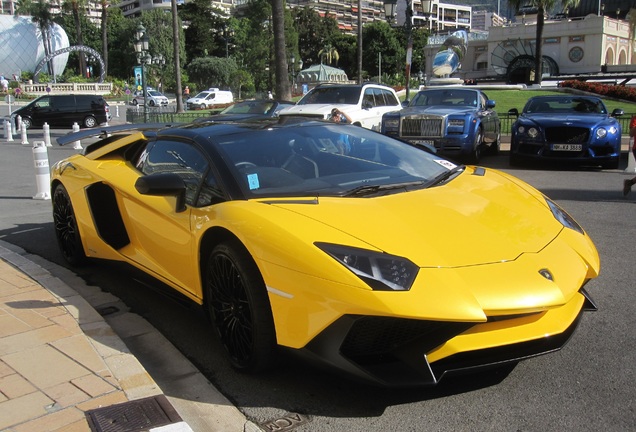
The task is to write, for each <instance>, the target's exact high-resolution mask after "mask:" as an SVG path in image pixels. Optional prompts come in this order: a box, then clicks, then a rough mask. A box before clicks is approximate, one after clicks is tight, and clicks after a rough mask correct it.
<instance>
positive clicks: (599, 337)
mask: <svg viewBox="0 0 636 432" xmlns="http://www.w3.org/2000/svg"><path fill="white" fill-rule="evenodd" d="M60 133H64V132H60ZM72 152H73V150H72V149H71V148H61V147H52V148H51V149H50V150H49V158H50V159H51V161H53V160H57V159H60V158H62V157H64V156H66V155H68V154H71V153H72ZM624 164H625V161H623V166H622V167H621V168H623V167H624ZM483 165H484V166H487V167H493V168H497V169H502V170H505V171H507V172H511V173H513V174H514V175H517V176H519V177H520V178H522V179H524V180H526V181H528V182H529V183H530V184H532V185H534V186H536V187H537V188H539V189H540V190H541V191H543V192H544V193H546V194H547V195H548V196H550V197H552V198H554V199H555V200H556V201H558V202H559V203H560V204H561V205H562V206H563V207H564V208H565V209H566V210H568V211H569V212H570V213H571V214H572V215H573V216H574V217H575V218H576V219H577V220H578V221H579V222H580V223H581V224H582V225H583V226H584V227H585V228H586V230H587V231H588V232H589V234H590V235H591V237H592V238H593V239H594V241H595V243H596V245H597V247H598V249H599V252H600V255H601V262H602V269H601V276H600V277H599V278H597V279H596V280H594V281H592V282H590V283H589V284H588V286H587V289H588V291H589V292H590V293H591V295H592V296H593V298H594V300H595V301H596V302H597V304H598V306H599V311H598V312H595V313H588V314H586V315H585V316H584V317H583V319H582V321H581V324H580V326H579V328H578V330H577V332H575V334H574V336H573V338H572V339H571V341H570V342H569V344H568V345H566V347H565V348H564V349H563V350H561V351H560V352H557V353H553V354H550V355H546V356H542V357H539V358H536V359H531V360H528V361H525V362H522V363H520V364H518V365H517V366H516V367H514V368H509V369H507V370H503V371H499V372H497V373H491V374H485V375H479V376H468V377H462V378H459V379H454V380H448V381H447V382H442V385H440V386H438V387H437V388H434V389H416V390H408V391H395V390H390V391H386V390H380V389H375V388H370V387H367V386H364V385H360V384H356V383H352V382H350V381H348V380H346V379H342V378H341V377H338V376H335V375H333V374H332V373H331V372H328V371H322V370H318V369H313V368H312V367H310V366H308V365H306V364H304V363H301V362H298V361H296V359H294V358H293V357H291V356H285V357H283V359H282V361H281V367H280V368H279V369H277V370H276V371H274V372H272V373H269V374H266V375H261V376H245V375H240V374H236V373H234V372H233V371H232V370H231V369H230V368H228V367H227V365H226V363H225V362H224V360H223V358H222V357H221V356H220V355H219V351H218V346H217V345H215V344H214V342H212V340H213V338H212V337H211V332H210V329H209V327H208V326H207V323H206V322H205V320H204V319H202V317H201V316H200V315H197V314H193V313H192V310H191V309H189V308H188V307H187V306H186V305H183V304H181V303H178V302H175V301H174V300H172V299H171V298H169V297H167V296H163V295H157V293H163V291H162V290H161V289H160V288H158V287H157V286H156V285H152V284H151V285H148V284H145V283H143V282H142V281H141V279H138V278H137V275H136V274H135V273H134V272H129V271H128V270H126V269H121V268H120V267H118V266H113V265H109V264H104V265H95V266H93V267H92V268H89V269H88V270H84V271H83V272H82V273H80V275H81V276H82V277H83V278H85V279H87V280H88V281H89V282H90V283H93V284H98V285H99V286H101V287H102V288H103V289H104V290H107V291H114V292H115V291H116V290H117V289H120V290H121V291H122V292H121V294H122V296H123V295H126V296H128V297H126V298H125V299H124V302H125V303H126V304H127V305H128V306H129V307H131V308H132V309H133V310H135V311H137V312H138V313H140V314H141V315H143V316H144V317H145V318H146V319H148V320H149V321H150V322H152V323H153V325H155V326H156V327H157V328H159V329H160V330H161V331H162V333H164V334H165V335H166V336H167V337H168V338H169V339H170V340H171V341H172V342H173V344H175V345H176V346H177V347H178V348H179V349H180V350H182V351H183V352H186V353H187V354H188V356H189V358H190V360H191V361H193V362H194V363H195V364H196V365H197V366H198V367H199V369H200V370H201V371H202V372H204V373H205V374H206V375H207V376H208V378H209V379H210V380H211V381H212V382H214V383H215V385H216V386H217V387H218V388H219V389H220V390H221V391H222V392H223V394H225V395H226V396H227V397H228V398H229V399H230V400H232V402H233V403H235V404H236V405H237V406H238V407H239V408H240V410H241V411H242V412H243V413H244V414H246V415H247V417H248V418H249V419H251V420H252V421H254V422H255V423H259V424H262V425H263V429H264V430H276V429H275V428H274V426H273V425H277V426H278V427H279V428H280V427H281V426H282V425H285V424H289V423H294V422H295V421H299V422H301V423H302V422H304V424H300V423H297V426H296V427H294V428H293V430H294V431H311V432H326V431H343V430H348V431H350V432H355V431H375V430H399V431H424V430H427V431H428V430H435V431H459V430H471V431H575V430H576V431H597V430H606V431H628V430H636V389H635V386H634V383H635V382H636V380H635V376H634V375H635V372H634V367H633V365H634V364H635V363H636V333H635V332H634V330H633V329H634V327H635V324H636V320H635V319H634V317H635V316H636V311H635V306H634V305H635V304H636V294H635V290H634V284H635V281H636V266H635V265H634V258H635V256H636V245H635V242H636V205H635V204H636V191H635V192H634V194H633V195H632V196H631V197H629V198H628V199H623V197H622V196H621V193H620V190H621V185H622V180H623V179H624V178H626V176H625V175H624V174H623V172H622V170H613V171H609V170H608V171H594V170H590V171H587V170H558V169H537V168H527V169H512V168H510V167H509V165H508V163H507V154H506V152H503V153H502V154H501V155H500V156H497V157H490V158H488V157H487V158H484V160H483ZM34 176H35V174H34V171H33V160H32V150H31V148H30V146H22V145H20V144H19V143H12V144H8V143H5V142H4V141H3V140H2V139H1V138H0V181H1V183H0V184H2V191H3V192H2V193H1V194H0V239H2V240H4V241H8V242H10V243H14V244H17V245H19V246H22V247H24V248H25V249H27V250H29V251H31V252H33V253H36V254H38V255H41V256H44V257H46V258H47V259H49V260H51V261H54V262H59V263H60V264H61V263H62V261H61V259H60V258H59V254H58V253H57V249H56V246H55V240H54V237H53V232H52V226H51V215H50V213H51V208H50V201H39V200H34V199H32V197H33V195H34V194H35V193H36V188H35V186H34ZM470 246H471V247H479V245H470ZM124 291H128V292H127V293H126V292H124ZM131 291H132V292H131ZM122 298H124V297H122ZM155 366H156V365H155ZM164 367H169V365H164ZM298 414H300V416H299V415H298ZM288 430H292V429H288Z"/></svg>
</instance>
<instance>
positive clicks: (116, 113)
mask: <svg viewBox="0 0 636 432" xmlns="http://www.w3.org/2000/svg"><path fill="white" fill-rule="evenodd" d="M115 117H119V105H115Z"/></svg>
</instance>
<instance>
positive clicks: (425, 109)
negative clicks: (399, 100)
mask: <svg viewBox="0 0 636 432" xmlns="http://www.w3.org/2000/svg"><path fill="white" fill-rule="evenodd" d="M472 112H475V109H474V108H471V107H463V106H456V107H449V106H444V105H431V106H417V107H406V108H404V109H402V110H401V111H396V112H395V114H399V115H401V116H402V117H405V116H410V115H422V114H432V115H439V116H447V115H450V114H469V113H472Z"/></svg>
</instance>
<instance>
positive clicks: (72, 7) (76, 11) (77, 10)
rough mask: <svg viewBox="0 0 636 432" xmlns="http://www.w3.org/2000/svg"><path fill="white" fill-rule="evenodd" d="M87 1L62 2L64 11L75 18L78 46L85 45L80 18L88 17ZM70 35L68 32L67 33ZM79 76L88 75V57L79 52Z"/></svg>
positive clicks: (72, 0) (67, 0)
mask: <svg viewBox="0 0 636 432" xmlns="http://www.w3.org/2000/svg"><path fill="white" fill-rule="evenodd" d="M86 4H87V1H86V0H64V1H63V2H62V10H63V11H64V12H67V13H68V12H70V13H71V15H72V17H73V24H75V25H74V30H75V32H74V33H75V35H76V38H75V40H76V44H77V45H84V37H83V34H82V20H81V19H80V16H86V14H85V13H84V10H85V9H86ZM67 33H68V32H67ZM79 75H81V76H85V75H86V56H85V55H84V53H83V52H81V51H80V52H79Z"/></svg>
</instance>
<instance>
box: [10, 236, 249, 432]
mask: <svg viewBox="0 0 636 432" xmlns="http://www.w3.org/2000/svg"><path fill="white" fill-rule="evenodd" d="M37 261H40V262H39V263H38V262H37ZM47 267H48V268H47ZM50 270H51V271H50ZM52 271H53V272H56V273H57V272H68V277H69V278H72V277H73V276H74V275H72V273H71V272H70V271H68V270H66V269H63V268H61V267H59V266H56V265H55V264H52V263H49V262H47V261H45V260H42V259H41V258H39V257H36V256H32V255H28V254H26V252H25V251H23V250H21V249H20V248H17V247H15V246H13V245H11V244H9V243H6V242H2V241H0V431H6V432H39V431H42V432H53V431H60V432H61V431H64V432H76V431H77V432H80V431H81V432H83V431H112V432H130V431H153V432H190V431H194V432H199V431H201V432H204V431H205V432H212V431H219V432H231V431H237V432H238V431H241V432H242V431H260V430H261V429H259V428H258V427H257V426H256V425H255V424H253V423H251V422H248V421H247V420H246V419H245V417H244V416H243V415H242V414H241V413H240V412H239V411H238V410H237V409H236V408H235V407H234V406H232V404H231V403H230V402H229V401H227V399H225V397H223V396H222V395H221V394H220V393H218V391H216V389H214V387H213V386H212V385H211V384H210V383H209V382H208V381H207V380H206V379H205V377H203V376H202V375H201V374H200V373H199V372H198V371H197V370H196V369H195V368H194V366H192V365H191V364H190V363H189V361H187V360H186V359H185V358H183V356H181V354H180V353H178V352H177V351H176V349H175V348H174V347H172V345H171V344H169V342H167V341H163V340H160V339H159V338H162V336H160V335H158V333H157V332H156V330H154V329H153V328H152V327H151V326H150V325H149V324H147V323H146V322H145V321H143V320H142V319H141V318H140V317H138V316H137V315H134V314H131V313H126V314H121V315H119V317H118V320H119V322H114V325H115V326H116V327H118V328H117V330H118V333H120V330H123V331H124V333H125V332H126V331H128V332H131V331H132V332H134V333H135V337H142V338H144V337H145V338H153V344H155V345H156V346H157V355H158V356H167V357H166V358H165V359H161V361H162V362H163V364H164V365H165V364H170V371H163V374H159V375H160V377H159V378H158V381H161V382H162V386H164V387H165V388H166V389H167V390H168V391H166V394H164V391H162V388H161V387H160V386H159V384H157V382H156V381H155V379H153V377H152V376H151V375H150V374H149V373H148V372H147V371H146V370H145V368H144V366H143V365H142V364H141V363H140V362H139V361H138V360H137V358H136V357H135V356H133V355H132V354H131V353H130V351H129V349H128V347H127V346H126V344H125V343H124V342H123V341H122V339H121V338H120V336H118V334H117V333H115V331H113V328H112V327H111V325H112V324H111V323H107V322H106V321H105V320H104V318H103V317H102V316H101V315H100V314H99V313H97V311H96V309H97V310H100V308H95V307H94V305H96V304H102V305H108V304H111V305H112V304H113V302H117V301H119V300H118V299H117V298H115V297H112V296H111V295H110V294H108V293H104V292H102V291H101V290H100V289H99V288H96V287H88V286H86V285H83V281H81V280H79V278H77V277H75V279H77V282H78V284H79V285H78V288H79V289H81V290H82V292H80V293H78V292H77V291H76V290H75V289H73V288H71V287H70V286H69V285H68V284H67V283H65V282H63V281H62V279H60V278H59V277H56V276H54V275H53V274H52ZM66 278H67V277H66V276H65V277H64V279H66ZM81 285H83V287H82V286H81ZM91 303H92V304H93V305H91ZM126 322H128V325H126ZM126 329H128V330H126ZM123 337H124V338H125V337H126V336H123Z"/></svg>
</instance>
